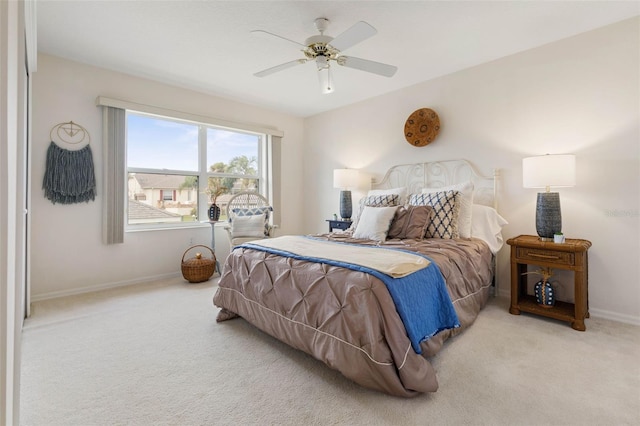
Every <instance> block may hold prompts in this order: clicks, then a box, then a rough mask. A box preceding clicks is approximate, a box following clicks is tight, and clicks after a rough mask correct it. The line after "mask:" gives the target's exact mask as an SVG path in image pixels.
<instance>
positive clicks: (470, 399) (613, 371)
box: [21, 278, 640, 426]
mask: <svg viewBox="0 0 640 426" xmlns="http://www.w3.org/2000/svg"><path fill="white" fill-rule="evenodd" d="M214 291H215V287H214V282H213V281H210V282H207V283H203V284H187V283H186V282H184V281H183V280H182V279H181V278H180V279H179V278H176V279H172V280H166V281H163V282H156V283H148V284H142V285H138V286H132V287H128V288H120V289H115V290H109V291H103V292H99V293H93V294H87V295H82V296H74V297H67V298H61V299H56V300H50V301H43V302H39V303H36V304H34V306H33V315H32V317H31V318H30V319H28V320H27V322H26V325H25V329H24V335H23V346H22V352H23V356H22V390H21V424H23V425H84V426H91V425H152V424H153V425H251V424H260V425H268V424H273V425H275V424H278V425H280V424H282V425H312V424H318V425H320V424H322V425H324V424H332V425H337V424H348V425H357V424H363V425H364V424H367V425H418V424H420V425H425V424H430V425H447V424H449V425H623V424H628V425H631V424H635V425H637V424H640V328H639V327H634V326H630V325H624V324H619V323H615V322H612V321H606V320H601V319H589V320H587V331H586V332H585V333H581V332H578V331H574V330H572V329H571V328H570V327H569V326H568V325H567V324H565V323H562V322H557V321H551V320H545V319H541V318H538V317H533V316H527V315H524V314H523V315H521V316H512V315H509V314H508V312H507V304H508V302H507V301H506V300H501V299H492V300H491V301H490V304H489V305H488V306H487V307H486V308H485V309H484V310H483V311H482V312H481V313H480V317H479V318H478V320H477V321H476V323H475V324H474V325H473V326H472V327H471V328H470V329H469V330H467V331H466V332H464V333H463V334H462V335H460V336H458V337H456V338H454V339H452V340H450V341H449V342H448V343H447V344H446V345H445V347H444V348H443V350H442V351H441V352H440V353H439V354H438V355H437V356H436V357H434V358H433V359H432V362H433V364H434V366H435V368H436V371H437V372H438V377H439V382H440V389H439V391H438V392H436V393H434V394H425V395H421V396H418V397H417V398H413V399H401V398H396V397H390V396H387V395H384V394H381V393H377V392H374V391H370V390H367V389H363V388H361V387H359V386H358V385H356V384H354V383H352V382H350V381H349V380H347V379H345V378H343V377H342V376H341V375H340V374H339V373H337V372H335V371H333V370H331V369H329V368H328V367H326V366H325V365H324V364H322V363H320V362H318V361H316V360H314V359H313V358H311V357H309V356H307V355H305V354H303V353H301V352H299V351H296V350H293V349H291V348H289V347H287V346H285V345H284V344H281V343H280V342H278V341H276V340H274V339H272V338H271V337H269V336H267V335H265V334H263V333H261V332H259V331H257V330H256V329H255V328H253V327H251V326H249V325H248V324H247V323H246V322H245V321H244V320H242V319H237V320H233V321H227V322H225V323H221V324H217V323H216V322H215V316H216V313H217V309H216V308H214V307H213V306H212V303H211V299H212V296H213V293H214Z"/></svg>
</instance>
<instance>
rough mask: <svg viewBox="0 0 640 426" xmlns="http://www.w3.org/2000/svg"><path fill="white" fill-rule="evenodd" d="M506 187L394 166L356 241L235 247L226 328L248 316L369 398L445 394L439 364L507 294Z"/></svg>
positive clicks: (440, 167)
mask: <svg viewBox="0 0 640 426" xmlns="http://www.w3.org/2000/svg"><path fill="white" fill-rule="evenodd" d="M496 177H497V172H494V175H493V176H491V177H486V176H482V175H480V174H478V173H477V172H476V170H475V169H474V167H473V166H472V165H471V164H470V163H468V162H467V161H464V160H454V161H440V162H431V163H417V164H405V165H398V166H394V167H392V168H391V169H389V171H388V172H387V173H386V174H385V176H384V178H383V179H382V180H381V181H380V182H372V190H371V191H369V193H368V194H367V196H366V197H363V199H362V200H361V202H360V204H359V206H358V208H357V211H358V213H357V217H356V219H355V220H354V225H353V227H352V229H351V230H348V231H347V232H339V233H329V234H319V235H314V236H304V237H302V236H283V237H278V238H272V239H268V240H260V241H254V242H252V243H247V244H244V245H241V246H239V247H236V248H235V249H234V250H233V251H232V253H231V254H230V255H229V256H228V257H227V259H226V261H225V264H224V267H223V270H222V274H221V278H220V281H219V284H218V289H217V290H216V293H215V295H214V299H213V302H214V305H215V306H217V307H219V308H221V309H220V312H219V313H218V317H217V321H218V322H223V321H226V320H229V319H232V318H237V317H242V318H244V319H245V320H246V321H248V322H249V323H251V324H252V325H254V326H256V327H257V328H259V329H260V330H262V331H264V332H265V333H267V334H270V335H271V336H273V337H275V338H277V339H279V340H281V341H283V342H285V343H287V344H288V345H290V346H292V347H294V348H296V349H299V350H302V351H304V352H306V353H308V354H310V355H312V356H313V357H315V358H316V359H318V360H320V361H322V362H324V363H325V364H326V365H328V366H329V367H331V368H333V369H336V370H338V371H340V372H341V373H342V374H343V375H344V376H346V377H347V378H349V379H351V380H353V381H355V382H356V383H358V384H360V385H362V386H365V387H367V388H371V389H375V390H379V391H382V392H385V393H388V394H391V395H396V396H402V397H411V396H415V395H417V394H420V393H424V392H435V391H436V390H437V389H438V381H437V377H436V374H435V371H434V369H433V367H432V365H431V364H430V362H429V360H428V358H429V357H432V356H434V355H435V354H436V353H437V352H438V351H439V349H440V348H441V347H442V345H443V343H444V342H445V341H446V340H447V339H448V338H450V337H452V336H455V335H457V334H459V333H461V332H462V331H463V330H465V329H466V328H468V327H469V326H471V324H472V323H473V322H474V321H475V319H476V317H477V316H478V314H479V312H480V311H481V309H482V308H483V307H484V305H485V304H486V301H487V298H488V297H489V294H490V292H491V287H492V285H497V281H496V280H495V277H494V269H495V267H494V265H495V254H496V253H497V251H498V250H499V249H500V247H501V246H502V236H501V233H500V229H501V227H502V226H503V225H504V224H505V223H506V221H504V219H502V217H501V216H500V215H499V214H498V213H497V209H496V207H497V204H496V180H497V179H496ZM372 218H373V219H372ZM381 230H383V231H381ZM349 253H353V255H350V254H349Z"/></svg>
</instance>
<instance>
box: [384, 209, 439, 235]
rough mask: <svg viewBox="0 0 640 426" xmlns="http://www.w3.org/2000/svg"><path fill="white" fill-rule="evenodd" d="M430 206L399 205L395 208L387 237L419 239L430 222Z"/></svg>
mask: <svg viewBox="0 0 640 426" xmlns="http://www.w3.org/2000/svg"><path fill="white" fill-rule="evenodd" d="M432 210H433V208H432V207H431V206H401V207H399V208H398V210H396V215H395V216H394V217H393V222H391V227H390V228H389V233H388V234H387V238H388V239H391V238H400V239H407V238H410V239H413V240H421V239H423V238H424V235H425V233H426V232H427V226H429V223H431V212H432Z"/></svg>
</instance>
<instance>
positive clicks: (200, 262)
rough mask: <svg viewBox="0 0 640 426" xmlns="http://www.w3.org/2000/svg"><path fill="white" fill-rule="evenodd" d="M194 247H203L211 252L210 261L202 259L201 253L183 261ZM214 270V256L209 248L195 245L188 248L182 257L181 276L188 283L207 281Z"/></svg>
mask: <svg viewBox="0 0 640 426" xmlns="http://www.w3.org/2000/svg"><path fill="white" fill-rule="evenodd" d="M196 247H204V248H206V249H207V250H209V251H210V252H211V259H208V258H204V257H202V253H196V257H192V258H191V259H187V260H184V257H185V256H186V255H187V252H188V251H189V250H191V249H194V248H196ZM215 268H216V255H215V253H214V252H213V250H211V248H210V247H207V246H203V245H195V246H191V247H189V248H188V249H187V250H186V251H185V252H184V254H183V255H182V276H183V277H184V279H185V280H187V281H189V282H190V283H201V282H203V281H207V280H208V279H209V278H211V276H212V275H213V272H214V271H215Z"/></svg>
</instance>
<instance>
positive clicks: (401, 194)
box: [351, 186, 407, 229]
mask: <svg viewBox="0 0 640 426" xmlns="http://www.w3.org/2000/svg"><path fill="white" fill-rule="evenodd" d="M372 195H377V196H379V195H398V202H397V203H396V205H398V206H402V205H405V204H406V203H407V188H405V187H404V186H402V187H398V188H389V189H370V190H369V192H367V196H366V197H362V198H361V199H360V201H359V203H358V210H357V212H356V214H355V215H354V216H353V223H352V224H351V229H356V228H357V227H358V220H359V219H360V215H361V214H362V209H363V207H364V206H365V204H366V200H367V199H368V198H369V197H371V196H372Z"/></svg>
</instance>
